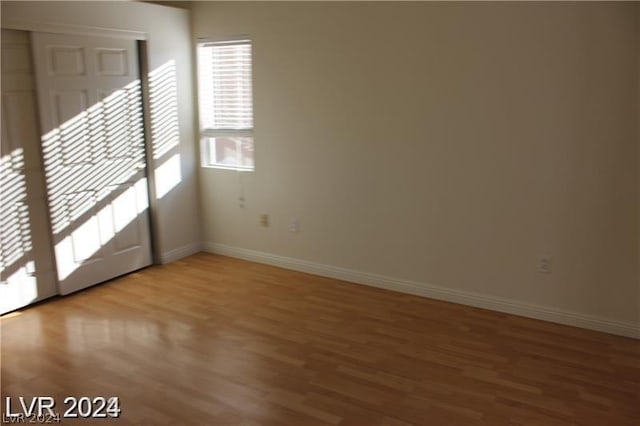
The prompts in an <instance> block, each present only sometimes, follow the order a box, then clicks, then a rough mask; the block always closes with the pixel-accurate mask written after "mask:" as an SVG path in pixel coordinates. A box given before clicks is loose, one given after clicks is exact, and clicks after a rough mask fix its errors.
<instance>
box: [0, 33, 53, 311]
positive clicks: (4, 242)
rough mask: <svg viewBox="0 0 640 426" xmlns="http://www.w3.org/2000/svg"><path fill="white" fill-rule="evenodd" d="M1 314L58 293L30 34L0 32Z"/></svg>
mask: <svg viewBox="0 0 640 426" xmlns="http://www.w3.org/2000/svg"><path fill="white" fill-rule="evenodd" d="M0 40H1V42H2V61H1V64H2V79H1V80H2V108H1V111H2V120H1V123H0V128H2V139H1V145H0V153H1V160H0V314H3V313H6V312H9V311H12V310H14V309H18V308H21V307H23V306H25V305H28V304H30V303H33V302H36V301H39V300H42V299H45V298H47V297H50V296H53V295H55V294H56V293H57V288H56V279H55V276H54V273H53V271H54V267H53V257H52V256H51V251H50V246H51V244H50V241H49V230H48V225H47V214H46V202H45V193H44V183H43V179H44V178H43V173H42V163H41V161H42V158H41V154H40V149H39V145H40V138H39V136H40V135H39V134H38V128H39V126H38V113H37V107H36V92H35V82H34V77H33V67H32V65H31V51H30V48H29V33H27V32H25V31H14V30H6V29H3V30H2V35H1V37H0Z"/></svg>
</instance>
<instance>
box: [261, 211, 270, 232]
mask: <svg viewBox="0 0 640 426" xmlns="http://www.w3.org/2000/svg"><path fill="white" fill-rule="evenodd" d="M260 226H262V227H265V228H268V227H269V215H268V214H266V213H262V214H261V215H260Z"/></svg>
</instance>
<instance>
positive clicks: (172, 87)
mask: <svg viewBox="0 0 640 426" xmlns="http://www.w3.org/2000/svg"><path fill="white" fill-rule="evenodd" d="M149 98H150V99H149V102H150V108H151V134H152V137H153V141H154V143H153V159H154V160H155V162H156V164H159V165H158V166H157V167H156V170H155V179H156V182H155V183H156V187H155V190H156V196H157V197H158V198H162V197H164V196H165V195H166V194H167V193H168V192H169V191H171V189H173V188H174V187H175V186H176V185H178V184H179V183H180V182H181V181H182V169H181V162H180V154H179V153H177V152H176V151H177V150H178V145H179V144H180V138H179V133H178V97H177V87H176V71H175V62H174V61H169V62H167V63H165V64H164V65H162V66H161V67H158V68H156V69H155V70H153V71H152V72H150V73H149Z"/></svg>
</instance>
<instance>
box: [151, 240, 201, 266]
mask: <svg viewBox="0 0 640 426" xmlns="http://www.w3.org/2000/svg"><path fill="white" fill-rule="evenodd" d="M200 251H202V243H200V242H196V243H190V244H187V245H184V246H182V247H177V248H174V249H172V250H169V251H165V252H164V253H161V254H160V263H162V264H163V265H164V264H167V263H171V262H175V261H176V260H180V259H182V258H183V257H187V256H191V255H192V254H195V253H198V252H200Z"/></svg>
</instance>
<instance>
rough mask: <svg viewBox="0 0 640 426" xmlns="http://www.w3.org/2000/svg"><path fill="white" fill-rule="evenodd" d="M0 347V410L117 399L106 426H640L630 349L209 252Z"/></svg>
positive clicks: (55, 308)
mask: <svg viewBox="0 0 640 426" xmlns="http://www.w3.org/2000/svg"><path fill="white" fill-rule="evenodd" d="M1 331H2V336H1V343H2V353H1V355H2V359H1V362H2V371H1V379H2V382H1V390H2V396H3V405H4V397H6V396H12V397H14V398H15V397H17V396H33V395H51V396H54V397H55V398H56V401H58V407H59V408H60V409H62V408H63V406H62V405H61V404H62V401H63V398H64V397H65V396H68V395H71V396H77V397H80V396H85V395H86V396H97V395H103V396H118V397H120V401H121V408H122V413H121V417H120V418H119V419H117V420H114V421H112V422H109V423H113V424H121V425H125V424H145V425H160V424H171V425H175V424H210V425H272V424H273V425H363V426H365V425H408V424H416V425H418V424H420V425H573V424H580V425H597V426H614V425H635V426H637V425H639V424H640V341H638V340H633V339H628V338H623V337H616V336H612V335H607V334H604V333H598V332H593V331H587V330H581V329H577V328H572V327H566V326H561V325H556V324H551V323H547V322H542V321H537V320H531V319H526V318H521V317H517V316H513V315H507V314H501V313H496V312H491V311H486V310H482V309H476V308H471V307H466V306H461V305H456V304H452V303H446V302H440V301H434V300H429V299H424V298H420V297H416V296H410V295H405V294H399V293H394V292H390V291H385V290H380V289H375V288H369V287H365V286H360V285H355V284H350V283H346V282H341V281H337V280H333V279H328V278H321V277H316V276H312V275H308V274H303V273H298V272H292V271H287V270H284V269H279V268H275V267H270V266H265V265H259V264H255V263H251V262H246V261H241V260H236V259H231V258H227V257H222V256H215V255H210V254H205V253H201V254H197V255H194V256H191V257H189V258H187V259H184V260H182V261H179V262H175V263H173V264H170V265H166V266H153V267H150V268H147V269H145V270H142V271H139V272H136V273H134V274H131V275H128V276H125V277H122V278H119V279H116V280H114V281H111V282H109V283H106V284H103V285H99V286H96V287H93V288H91V289H88V290H85V291H82V292H79V293H76V294H74V295H72V296H70V297H66V298H59V299H55V300H51V301H49V302H46V303H43V304H40V305H37V306H34V307H32V308H29V309H25V310H23V311H21V312H18V313H15V314H12V315H8V316H5V318H3V319H2V327H1ZM63 423H78V424H90V423H96V424H101V423H105V421H102V420H101V421H90V420H85V421H67V420H63Z"/></svg>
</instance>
